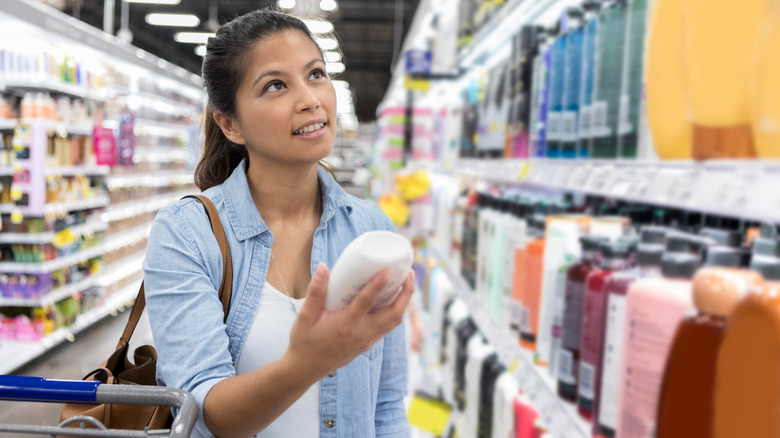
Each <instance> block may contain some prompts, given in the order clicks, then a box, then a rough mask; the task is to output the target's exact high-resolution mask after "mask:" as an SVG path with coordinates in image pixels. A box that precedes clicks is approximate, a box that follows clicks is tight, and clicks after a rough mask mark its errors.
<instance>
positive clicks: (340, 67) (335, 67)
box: [325, 62, 346, 74]
mask: <svg viewBox="0 0 780 438" xmlns="http://www.w3.org/2000/svg"><path fill="white" fill-rule="evenodd" d="M345 68H346V67H344V64H343V63H341V62H329V63H327V64H325V70H327V71H328V73H332V74H338V73H343V72H344V69H345Z"/></svg>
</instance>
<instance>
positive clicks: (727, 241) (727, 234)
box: [699, 228, 742, 247]
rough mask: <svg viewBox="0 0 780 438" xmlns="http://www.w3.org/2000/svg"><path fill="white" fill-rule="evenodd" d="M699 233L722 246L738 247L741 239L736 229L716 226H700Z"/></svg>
mask: <svg viewBox="0 0 780 438" xmlns="http://www.w3.org/2000/svg"><path fill="white" fill-rule="evenodd" d="M699 235H700V236H704V237H709V238H710V239H712V240H714V241H715V243H717V244H718V245H722V246H731V247H738V246H739V244H740V242H741V241H742V236H740V233H739V232H737V231H729V230H719V229H717V228H702V229H701V230H699Z"/></svg>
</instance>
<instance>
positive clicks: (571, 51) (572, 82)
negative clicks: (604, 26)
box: [558, 8, 585, 158]
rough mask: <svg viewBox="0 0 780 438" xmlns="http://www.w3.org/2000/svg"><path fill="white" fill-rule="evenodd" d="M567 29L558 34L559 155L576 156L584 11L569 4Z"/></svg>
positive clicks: (563, 156)
mask: <svg viewBox="0 0 780 438" xmlns="http://www.w3.org/2000/svg"><path fill="white" fill-rule="evenodd" d="M567 14H568V18H569V24H568V26H569V30H568V31H567V32H566V34H565V35H562V36H561V38H565V39H566V52H565V54H564V58H565V66H564V75H563V77H564V78H563V96H562V101H563V103H562V107H561V118H560V124H559V126H560V129H559V131H558V133H559V135H558V137H559V139H560V156H561V157H562V158H576V157H577V149H578V148H577V115H578V113H579V107H580V84H581V82H582V80H581V78H580V76H581V74H582V43H583V40H584V33H585V29H584V26H583V24H584V23H583V21H582V19H583V12H582V10H581V9H579V8H569V9H568V11H567Z"/></svg>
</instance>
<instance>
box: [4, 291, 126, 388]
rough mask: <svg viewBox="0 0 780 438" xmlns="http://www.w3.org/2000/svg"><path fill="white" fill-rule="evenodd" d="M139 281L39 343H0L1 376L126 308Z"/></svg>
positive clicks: (71, 339)
mask: <svg viewBox="0 0 780 438" xmlns="http://www.w3.org/2000/svg"><path fill="white" fill-rule="evenodd" d="M140 285H141V282H140V281H138V282H133V283H132V284H130V285H129V286H127V287H125V288H124V289H122V290H120V291H118V292H117V293H115V294H113V295H111V296H110V297H108V298H106V300H105V302H104V303H103V304H102V305H100V306H99V307H97V308H95V309H92V310H90V311H88V312H86V313H84V314H82V315H80V316H79V317H78V319H76V322H75V323H74V324H73V325H72V326H70V327H68V328H62V329H59V330H57V331H56V332H54V333H51V334H49V335H47V336H45V337H44V338H42V339H41V340H40V341H36V342H24V341H8V340H0V357H2V358H3V362H2V363H0V374H10V373H12V372H13V371H14V370H16V369H17V368H19V367H21V366H22V365H24V364H26V363H28V362H30V361H31V360H33V359H35V358H36V357H38V356H40V355H42V354H43V353H45V352H47V351H49V350H51V349H52V348H54V347H55V346H57V345H59V344H61V343H63V342H64V341H66V340H67V341H71V342H72V341H73V340H74V339H75V335H76V334H78V333H79V332H81V331H82V330H84V329H85V328H87V327H89V326H91V325H92V324H94V323H96V322H97V321H100V320H101V319H103V318H105V317H106V316H108V315H111V314H115V313H116V312H118V311H122V310H124V309H125V307H128V306H130V305H132V301H133V300H134V299H135V296H136V294H137V293H138V287H139V286H140Z"/></svg>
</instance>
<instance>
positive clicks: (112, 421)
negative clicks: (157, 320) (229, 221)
mask: <svg viewBox="0 0 780 438" xmlns="http://www.w3.org/2000/svg"><path fill="white" fill-rule="evenodd" d="M184 198H193V199H196V200H197V201H198V202H200V203H201V204H203V206H204V207H205V209H206V214H207V215H208V217H209V220H210V222H211V229H212V231H213V232H214V237H216V239H217V243H218V244H219V249H220V252H221V253H222V281H221V283H220V286H219V299H220V301H221V302H222V311H223V313H224V315H225V316H224V320H227V315H228V308H229V306H230V293H231V290H232V283H233V266H232V260H231V258H230V247H229V245H228V241H227V237H226V236H225V230H224V229H223V228H222V222H221V221H220V220H219V214H218V213H217V209H216V208H215V207H214V204H213V203H212V202H211V200H209V199H208V198H206V197H205V196H201V195H192V196H185V197H184ZM184 198H182V199H184ZM145 306H146V299H145V297H144V285H143V283H141V288H140V290H139V291H138V297H137V298H136V299H135V304H134V305H133V309H132V311H131V312H130V318H129V319H128V321H127V325H126V326H125V330H124V332H123V333H122V337H121V338H119V343H118V344H117V346H116V349H115V350H114V352H113V353H112V354H111V356H109V358H108V359H107V360H106V361H104V362H103V363H102V364H101V365H100V367H99V368H97V369H96V370H94V371H92V372H91V373H89V374H87V375H86V376H85V377H84V378H83V379H82V380H92V381H100V382H102V383H103V384H113V385H148V386H156V385H157V379H156V373H157V351H156V350H155V349H154V347H153V346H151V345H143V346H141V347H138V348H136V349H135V351H134V352H133V357H132V360H130V358H129V357H128V353H129V352H130V351H129V350H130V337H131V336H132V335H133V331H135V327H136V325H137V324H138V321H139V319H140V318H141V314H142V313H143V311H144V307H145ZM78 415H84V416H89V417H92V418H95V419H97V420H98V421H100V422H102V423H103V424H104V425H105V426H106V428H108V429H125V430H144V429H168V428H169V427H170V425H171V422H172V421H173V417H172V415H171V409H170V407H168V406H143V405H122V404H108V403H105V404H99V405H94V404H72V403H69V404H66V405H65V406H64V407H63V409H62V413H61V414H60V422H62V421H64V420H66V419H69V418H72V417H75V416H78ZM70 427H79V424H78V422H75V423H72V424H71V426H70ZM87 427H92V426H91V425H90V424H87Z"/></svg>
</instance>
